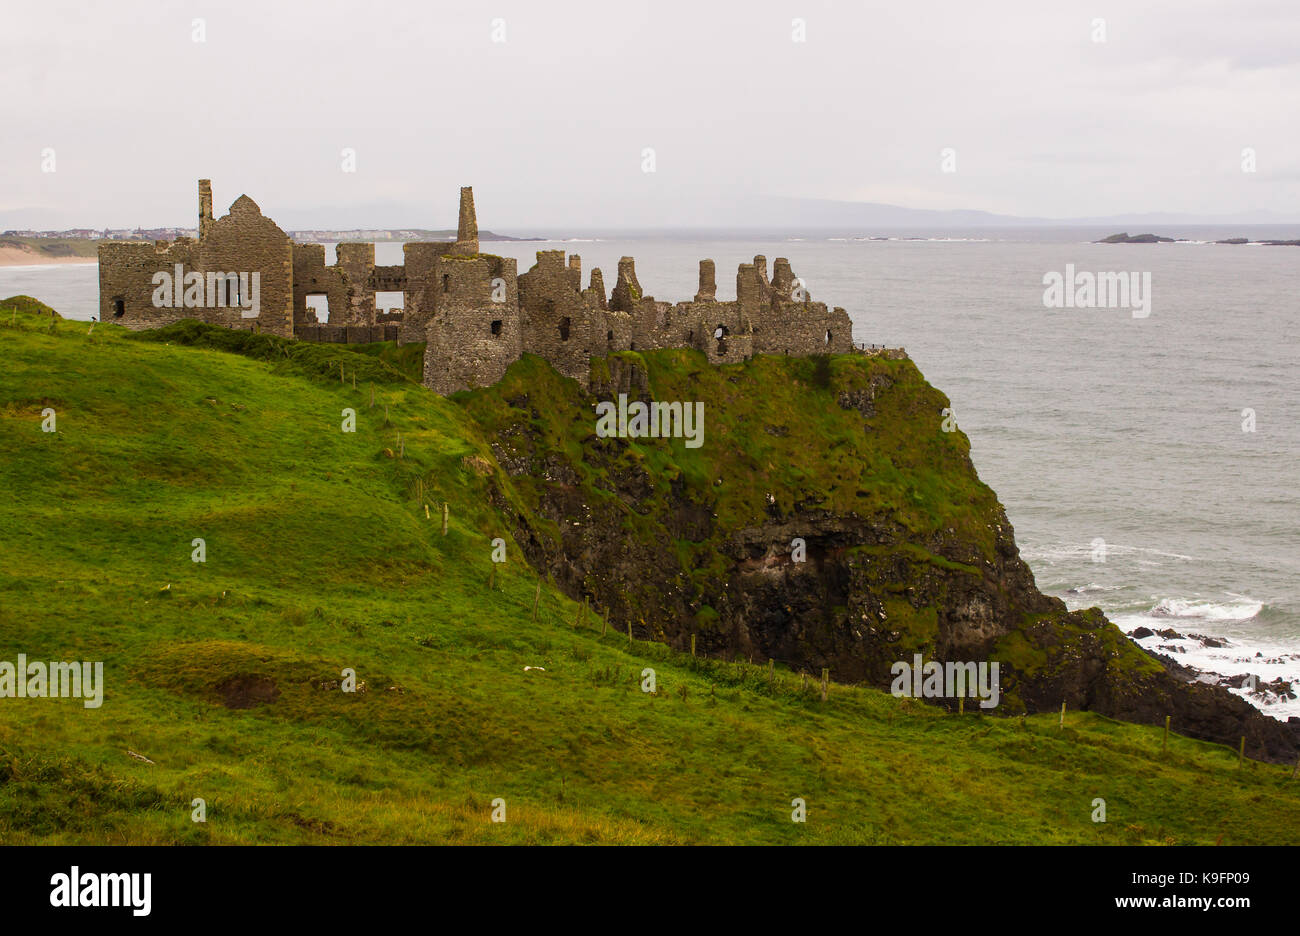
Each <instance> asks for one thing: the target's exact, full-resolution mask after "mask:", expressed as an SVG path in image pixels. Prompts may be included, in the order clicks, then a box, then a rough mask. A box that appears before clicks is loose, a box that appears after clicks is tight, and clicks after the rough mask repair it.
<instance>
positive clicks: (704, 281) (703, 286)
mask: <svg viewBox="0 0 1300 936" xmlns="http://www.w3.org/2000/svg"><path fill="white" fill-rule="evenodd" d="M695 301H696V302H717V301H718V280H717V271H716V270H715V269H714V266H713V261H712V260H701V261H700V291H699V292H697V293H696V294H695Z"/></svg>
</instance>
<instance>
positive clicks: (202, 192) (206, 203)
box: [199, 179, 212, 240]
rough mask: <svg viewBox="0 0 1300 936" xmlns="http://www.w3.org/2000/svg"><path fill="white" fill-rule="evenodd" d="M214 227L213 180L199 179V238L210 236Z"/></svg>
mask: <svg viewBox="0 0 1300 936" xmlns="http://www.w3.org/2000/svg"><path fill="white" fill-rule="evenodd" d="M211 227H212V180H211V179H199V240H203V239H204V238H205V237H207V236H208V230H209V229H210V228H211Z"/></svg>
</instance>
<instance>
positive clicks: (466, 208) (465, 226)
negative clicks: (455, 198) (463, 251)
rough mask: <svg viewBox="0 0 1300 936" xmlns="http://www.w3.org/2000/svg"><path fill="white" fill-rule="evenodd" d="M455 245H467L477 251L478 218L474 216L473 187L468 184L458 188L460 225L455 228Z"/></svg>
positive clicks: (462, 246)
mask: <svg viewBox="0 0 1300 936" xmlns="http://www.w3.org/2000/svg"><path fill="white" fill-rule="evenodd" d="M456 246H458V247H461V248H465V247H469V248H471V249H470V251H469V252H470V253H478V219H477V218H476V217H475V216H474V189H473V188H472V187H470V186H468V185H466V186H463V187H462V188H461V190H460V225H459V227H457V228H456Z"/></svg>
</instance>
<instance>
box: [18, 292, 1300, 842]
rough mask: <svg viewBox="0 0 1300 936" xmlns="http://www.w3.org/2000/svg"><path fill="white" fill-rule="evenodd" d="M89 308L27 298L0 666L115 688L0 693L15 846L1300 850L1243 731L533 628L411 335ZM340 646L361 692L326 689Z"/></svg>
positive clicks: (485, 479)
mask: <svg viewBox="0 0 1300 936" xmlns="http://www.w3.org/2000/svg"><path fill="white" fill-rule="evenodd" d="M87 329H88V325H87V323H84V322H79V323H75V322H67V321H62V320H51V319H50V318H49V316H48V315H47V316H44V317H42V316H40V315H39V314H30V313H27V312H23V311H19V312H17V313H16V314H14V315H11V314H4V315H0V362H3V363H2V366H0V485H2V489H3V490H4V492H5V494H6V496H5V497H4V498H3V500H2V501H0V660H7V661H13V660H14V659H15V658H16V655H17V654H18V653H25V654H26V655H27V656H28V658H29V659H42V660H102V661H104V664H105V678H106V683H107V689H106V695H105V701H104V704H103V706H102V707H101V708H99V709H97V710H88V709H85V708H84V707H83V706H82V704H81V702H80V701H79V700H75V699H57V700H55V699H39V700H38V699H7V698H6V699H0V842H4V843H19V844H22V843H37V842H93V843H126V842H130V843H235V842H279V843H298V842H312V843H381V842H382V843H406V842H483V843H487V842H576V843H581V842H614V843H667V842H732V843H773V844H792V843H915V842H933V843H954V842H956V843H968V842H969V843H975V842H1003V843H1028V842H1060V843H1066V842H1079V843H1097V844H1107V843H1134V842H1138V843H1145V842H1149V843H1179V844H1182V843H1213V842H1216V841H1219V840H1222V841H1223V842H1224V843H1247V842H1248V843H1252V844H1260V843H1284V842H1294V841H1295V840H1296V833H1295V831H1294V830H1295V829H1296V828H1298V827H1300V783H1293V782H1292V781H1291V780H1290V771H1289V770H1288V769H1285V768H1281V767H1274V766H1270V765H1264V764H1257V763H1253V762H1250V761H1247V763H1246V765H1245V766H1244V767H1242V768H1238V767H1237V766H1236V755H1235V752H1232V751H1229V750H1227V749H1224V748H1220V747H1215V746H1212V745H1207V744H1203V743H1199V742H1194V741H1189V740H1186V739H1183V738H1178V737H1171V738H1170V740H1169V750H1168V752H1167V753H1166V754H1164V755H1162V754H1161V739H1160V733H1159V731H1157V730H1154V729H1149V728H1142V727H1137V726H1133V725H1127V724H1122V723H1118V722H1112V721H1109V720H1107V719H1104V718H1101V717H1099V716H1095V715H1090V714H1080V713H1070V714H1068V715H1067V718H1066V726H1065V727H1064V728H1063V729H1062V728H1059V727H1058V725H1057V716H1055V715H1051V716H1030V717H1028V718H1027V719H1024V720H1020V719H1001V718H989V717H984V718H981V717H979V716H977V715H973V714H968V715H966V716H958V715H949V714H946V713H943V712H942V711H940V710H938V709H934V708H930V707H928V706H925V705H922V704H920V703H918V702H915V701H910V700H900V699H895V698H892V697H890V696H889V695H888V694H886V693H882V692H879V691H875V690H871V689H862V688H856V687H848V686H841V685H832V686H831V687H830V693H829V699H828V701H827V702H825V703H823V702H821V701H820V698H819V694H818V692H817V691H816V689H815V688H814V687H813V686H812V685H809V686H808V688H807V689H804V688H802V687H801V683H800V680H799V678H798V677H796V676H794V675H793V674H790V673H788V672H783V671H781V670H780V669H778V671H777V673H776V679H775V682H774V683H772V684H769V682H768V673H767V669H766V667H759V666H750V665H747V664H742V663H724V662H720V661H716V660H705V659H702V658H701V659H692V658H691V657H690V656H689V655H688V654H685V655H684V654H679V653H675V652H671V651H669V650H668V649H667V648H665V647H663V646H660V645H657V644H653V643H649V642H642V641H635V642H629V640H628V638H627V636H626V635H624V634H619V633H616V632H614V631H613V630H612V629H611V630H609V631H607V632H605V633H603V634H602V628H601V622H600V621H599V620H597V619H596V618H595V617H594V615H591V614H588V615H586V616H585V617H584V616H583V614H582V609H581V606H579V605H575V604H574V603H573V602H571V601H569V600H568V599H566V598H564V597H563V596H562V595H560V594H559V592H558V591H557V590H555V589H554V588H552V587H551V586H550V585H549V584H548V583H542V589H541V599H540V607H539V611H538V619H537V620H536V621H533V619H532V607H533V601H534V594H535V588H536V586H537V584H538V580H537V576H536V575H535V574H534V572H533V571H532V570H531V569H530V568H529V567H528V566H527V565H526V564H525V563H524V562H523V561H522V559H521V557H520V550H519V549H518V548H517V547H516V546H515V544H514V542H513V541H512V540H510V537H509V534H508V533H507V532H506V531H507V529H508V528H509V525H508V524H507V522H506V521H505V519H504V518H502V517H501V516H499V515H498V514H497V512H496V511H495V510H493V509H492V508H491V507H490V506H489V497H490V495H492V494H493V492H496V493H497V494H500V493H501V492H503V491H504V492H505V496H507V497H511V496H513V495H511V494H510V490H512V489H511V488H510V485H509V482H508V480H507V479H505V478H504V477H503V472H502V471H501V469H500V467H499V466H498V464H497V462H496V460H495V458H494V457H493V454H492V451H491V449H490V448H489V447H488V444H487V441H486V440H487V438H489V435H488V431H487V429H485V428H481V427H480V424H479V422H477V419H478V418H484V417H483V416H482V414H479V415H476V414H475V412H474V409H475V408H474V406H473V405H471V404H470V403H469V402H468V401H463V400H462V401H456V400H445V399H442V398H439V397H437V396H435V395H433V394H431V393H429V392H428V391H426V390H424V389H423V388H422V387H420V386H419V385H418V384H417V383H415V382H414V381H412V380H411V379H410V378H409V377H408V376H407V374H406V372H405V369H404V368H403V366H402V361H401V360H400V359H399V358H395V357H394V356H393V355H391V354H390V355H389V356H388V358H387V359H386V358H385V357H384V356H383V354H382V353H381V354H373V353H367V354H360V353H357V352H356V351H354V350H351V349H349V348H347V347H346V346H331V345H314V346H306V345H302V346H295V345H292V344H291V343H288V342H282V341H279V340H278V339H271V338H265V337H256V336H238V335H233V334H232V333H225V334H226V335H227V336H229V337H213V336H212V335H211V334H210V333H205V331H204V330H203V329H195V328H193V327H192V326H191V325H190V324H188V323H186V324H183V325H182V326H176V327H173V328H172V329H170V330H167V331H165V332H164V333H161V334H157V335H153V336H149V337H146V338H144V339H142V338H140V337H133V336H130V335H128V333H126V332H125V331H123V330H121V329H118V328H116V327H114V326H111V325H103V324H100V325H95V326H94V327H93V329H92V330H91V331H90V334H87ZM150 338H152V339H153V340H150ZM205 345H206V346H205ZM802 366H803V365H802V364H799V363H795V364H789V365H783V364H781V363H780V362H772V363H764V364H763V367H764V368H765V369H766V371H765V379H766V380H770V381H780V380H782V379H795V378H797V377H798V376H799V372H798V371H797V370H793V371H791V372H790V373H788V374H783V373H782V372H781V368H782V367H790V368H796V369H797V368H799V367H802ZM340 372H341V375H342V379H340ZM354 374H355V375H356V386H355V388H354V386H353V375H354ZM372 387H373V393H374V405H373V407H372V406H371V392H372ZM47 408H48V409H53V410H54V411H55V413H56V419H57V431H56V432H53V433H48V432H43V431H42V421H43V417H42V411H43V410H45V409H47ZM345 408H352V409H354V410H355V411H356V432H355V433H343V432H342V431H340V424H341V421H342V419H343V415H342V411H343V410H344V409H345ZM385 413H387V416H385ZM681 468H682V470H683V471H687V472H690V471H691V470H692V469H691V466H690V465H686V464H683V465H682V466H681ZM881 470H882V471H883V470H885V467H884V466H881ZM935 483H940V482H939V481H938V480H936V481H935ZM444 503H446V504H448V506H449V515H450V525H449V530H448V533H447V534H446V535H445V536H444V535H443V534H442V530H441V509H442V505H443V504H444ZM736 503H737V504H738V505H739V504H740V501H737V502H736ZM426 505H427V506H428V512H427V515H426V509H425V507H426ZM737 509H740V508H739V506H737ZM923 520H924V517H922V516H921V514H919V513H918V514H917V522H918V523H919V522H922V521H923ZM196 537H201V538H203V539H204V540H205V541H206V553H207V555H206V558H207V561H206V562H205V563H202V564H199V563H195V562H192V561H191V554H192V551H193V549H194V547H193V545H192V541H193V540H194V538H196ZM494 537H504V538H506V539H507V541H508V561H507V562H506V563H505V564H504V566H502V567H500V568H499V569H498V571H497V573H496V574H495V575H493V576H492V578H493V579H494V581H493V584H494V586H495V587H494V588H492V589H489V587H488V585H489V577H490V575H491V570H492V563H491V561H490V556H491V551H492V546H491V541H492V539H493V538H494ZM528 666H532V667H543V668H544V669H541V670H538V669H534V670H529V671H525V667H528ZM344 667H352V668H355V670H356V674H357V678H358V680H361V681H364V684H365V686H364V688H365V691H363V692H357V693H354V694H345V693H343V692H340V691H339V690H338V688H336V687H335V685H334V684H335V683H336V682H337V681H338V680H339V679H340V671H341V670H342V669H343V668H344ZM646 667H652V668H653V669H654V670H655V673H656V675H657V682H658V693H657V694H655V695H650V694H646V693H643V692H642V691H641V690H640V687H639V683H640V680H641V673H642V670H643V669H644V668H646ZM133 753H134V754H135V755H139V756H140V757H144V758H148V760H149V761H152V763H148V762H146V761H145V760H141V759H139V757H136V756H132V754H133ZM196 797H201V798H203V799H205V800H206V802H207V809H208V814H207V820H208V821H207V822H206V823H204V824H197V823H194V822H191V819H190V814H191V801H192V800H193V799H194V798H196ZM497 797H501V798H503V799H504V800H505V801H506V809H507V821H506V822H505V823H492V822H490V821H489V816H490V813H491V810H492V805H491V804H492V800H493V799H494V798H497ZM795 797H802V798H803V799H805V800H806V801H807V809H808V821H807V822H806V823H805V824H795V823H792V822H791V821H790V812H791V800H792V799H793V798H795ZM1095 797H1101V798H1104V799H1105V800H1106V804H1107V814H1108V815H1107V819H1108V821H1107V822H1106V823H1104V824H1101V823H1094V822H1092V821H1091V818H1090V817H1091V814H1092V812H1093V799H1094V798H1095Z"/></svg>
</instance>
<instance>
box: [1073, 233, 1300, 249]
mask: <svg viewBox="0 0 1300 936" xmlns="http://www.w3.org/2000/svg"><path fill="white" fill-rule="evenodd" d="M1187 240H1188V238H1186V237H1161V236H1159V235H1158V234H1129V233H1128V232H1127V231H1124V232H1122V233H1120V234H1112V235H1110V236H1109V237H1103V238H1102V239H1101V240H1099V241H1093V243H1094V244H1175V243H1186V242H1187ZM1215 243H1216V244H1263V245H1265V246H1266V247H1300V240H1258V241H1252V240H1251V239H1250V238H1247V237H1228V238H1225V239H1224V240H1217V241H1215Z"/></svg>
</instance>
